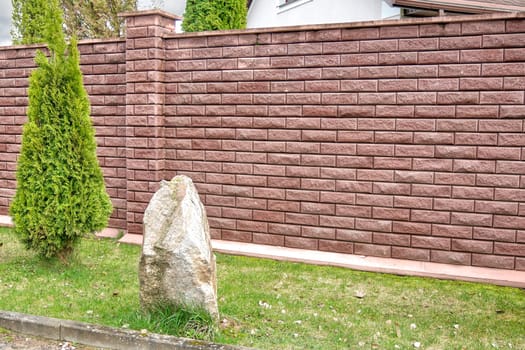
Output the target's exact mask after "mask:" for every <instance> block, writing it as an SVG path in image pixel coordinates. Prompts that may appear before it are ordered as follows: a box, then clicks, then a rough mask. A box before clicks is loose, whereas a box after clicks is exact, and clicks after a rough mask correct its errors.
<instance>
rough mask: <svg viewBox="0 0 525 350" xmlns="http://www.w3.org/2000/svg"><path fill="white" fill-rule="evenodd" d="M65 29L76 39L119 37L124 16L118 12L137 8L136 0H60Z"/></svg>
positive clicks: (122, 28)
mask: <svg viewBox="0 0 525 350" xmlns="http://www.w3.org/2000/svg"><path fill="white" fill-rule="evenodd" d="M60 2H61V5H62V8H63V9H64V24H65V31H66V34H67V35H68V36H69V37H72V36H76V37H77V38H78V39H88V38H90V39H91V38H111V37H119V36H122V35H123V34H124V33H123V32H124V18H122V17H119V16H118V14H119V13H121V12H127V11H136V10H137V0H60Z"/></svg>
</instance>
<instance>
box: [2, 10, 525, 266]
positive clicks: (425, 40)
mask: <svg viewBox="0 0 525 350" xmlns="http://www.w3.org/2000/svg"><path fill="white" fill-rule="evenodd" d="M172 20H173V17H170V16H167V15H165V14H162V13H155V12H147V13H142V14H130V15H128V17H127V25H128V37H127V39H126V41H125V42H124V41H122V42H102V43H83V44H82V45H81V51H82V54H83V55H82V63H83V70H84V72H85V80H86V86H87V89H88V92H89V93H90V95H91V98H92V105H93V119H94V123H95V125H96V127H97V138H98V142H99V156H100V159H101V164H102V166H103V167H104V172H105V174H106V178H107V183H108V190H109V191H110V193H111V195H112V198H113V199H114V204H115V207H116V208H117V210H116V212H115V213H114V216H113V219H112V224H113V225H115V226H117V227H120V228H125V229H127V231H128V232H130V233H141V230H142V228H141V221H142V213H143V210H144V208H145V207H146V205H147V203H148V201H149V199H150V198H151V195H152V193H153V192H154V191H155V190H156V188H157V186H158V181H159V180H160V179H162V178H168V179H169V178H171V177H172V176H174V175H176V174H186V175H189V176H190V177H192V178H193V180H194V181H195V182H196V184H197V186H198V189H199V191H200V194H201V198H202V200H203V202H204V203H205V205H206V208H207V212H208V216H209V222H210V226H211V228H212V232H213V237H214V238H219V239H224V240H238V241H245V242H254V243H261V244H270V245H282V246H287V247H294V248H306V249H318V250H324V251H334V252H344V253H354V254H360V255H373V256H382V257H392V258H400V259H411V260H420V261H433V262H442V263H452V264H461V265H474V266H486V267H497V268H505V269H518V270H525V166H524V164H525V163H524V160H525V152H524V149H525V137H524V135H525V133H524V131H525V130H524V119H525V118H524V117H525V103H524V102H525V101H524V99H525V96H524V89H525V15H523V14H518V15H484V16H477V17H460V18H445V19H430V20H415V21H414V20H411V21H403V22H375V23H374V22H370V23H361V24H347V25H339V26H338V25H328V26H318V27H304V28H276V29H275V30H249V31H244V32H225V33H207V34H206V33H205V34H202V33H198V34H184V35H174V34H169V33H168V32H169V30H170V29H171V27H172V23H173V21H172ZM124 46H125V47H124ZM27 52H30V51H27V50H26V49H14V48H9V49H4V50H0V58H1V59H2V60H1V61H0V72H1V73H0V101H1V106H0V108H1V109H0V110H1V111H3V113H1V114H0V118H2V119H1V120H2V121H4V120H5V122H2V125H1V126H0V127H1V128H2V129H0V137H1V138H2V139H1V140H2V143H1V144H0V154H1V155H2V160H1V161H0V174H1V176H0V182H2V184H3V186H2V190H1V191H2V192H0V211H2V212H4V213H6V212H7V205H8V203H9V200H10V198H11V196H12V194H13V191H14V186H15V183H14V173H13V171H14V167H15V160H16V152H17V151H18V147H19V146H18V145H19V141H20V125H21V123H22V121H23V119H24V114H25V111H24V110H23V108H19V107H18V106H21V105H24V104H25V103H26V102H27V101H26V98H25V86H26V85H27V81H26V80H25V76H27V71H28V70H29V68H30V67H32V64H33V63H32V60H31V59H30V57H32V56H31V55H32V54H28V53H27ZM2 54H3V55H4V56H2ZM26 56H27V57H29V58H27V57H26ZM13 57H14V58H13ZM17 64H18V65H22V66H21V67H23V64H26V65H28V67H29V68H25V69H22V70H21V71H22V72H23V73H24V74H22V73H19V71H20V69H16V68H15V67H16V65H17ZM114 66H115V67H114ZM11 74H22V75H21V76H20V77H18V78H15V79H14V80H13V79H9V78H7V77H8V75H11ZM108 77H109V78H108ZM11 80H12V81H13V82H11ZM5 84H15V85H17V84H21V86H22V90H17V87H16V86H13V87H11V86H10V85H7V86H6V85H5ZM24 84H25V85H24ZM17 94H20V96H18V95H17ZM17 96H18V97H17ZM4 155H5V157H4ZM4 159H6V160H5V161H4ZM4 184H5V186H4Z"/></svg>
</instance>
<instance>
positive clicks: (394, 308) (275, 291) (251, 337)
mask: <svg viewBox="0 0 525 350" xmlns="http://www.w3.org/2000/svg"><path fill="white" fill-rule="evenodd" d="M0 243H2V244H1V246H0V309H2V310H10V311H18V312H24V313H30V314H34V315H44V316H51V317H58V318H64V319H72V320H78V321H84V322H91V323H98V324H102V325H108V326H113V327H123V326H125V327H130V328H132V329H137V330H142V329H147V330H148V331H150V332H158V333H166V334H175V335H185V336H190V337H195V338H199V339H210V338H213V340H214V341H217V342H221V343H227V344H238V345H244V346H253V347H257V348H260V349H276V348H278V349H354V348H357V349H359V348H363V349H376V348H377V349H396V348H399V349H412V348H414V344H416V343H419V344H420V348H421V349H495V348H499V349H525V336H524V335H525V323H524V321H523V320H525V292H524V291H523V290H521V289H518V288H505V287H497V286H493V285H485V284H478V283H466V282H457V281H442V280H435V279H428V278H417V277H401V276H395V275H387V274H377V273H367V272H359V271H352V270H349V269H342V268H335V267H326V266H312V265H306V264H297V263H286V262H279V261H272V260H265V259H254V258H245V257H237V256H228V255H220V254H219V255H218V256H217V268H218V289H219V290H218V294H219V312H220V315H221V320H222V321H221V325H220V328H219V329H218V330H212V329H211V328H206V327H204V328H201V327H202V325H206V319H203V316H202V315H199V314H195V313H192V312H189V313H185V312H182V313H181V314H176V313H174V312H172V310H170V309H159V310H157V311H156V312H155V313H153V314H150V315H144V314H142V313H141V312H140V307H139V301H138V277H137V269H138V259H139V256H140V248H139V247H136V246H129V245H121V244H118V243H116V242H115V241H112V240H96V239H84V240H83V241H82V243H81V245H80V246H79V248H78V250H77V251H76V253H75V254H76V255H75V256H74V258H73V260H72V263H71V264H70V265H69V266H63V265H61V264H60V263H58V262H56V261H45V260H41V259H39V258H38V257H36V256H34V255H33V254H32V253H31V252H28V251H26V250H24V249H23V247H22V246H21V245H20V244H19V243H18V242H17V241H16V239H15V237H14V236H13V234H11V233H10V230H9V229H5V228H0ZM192 315H193V316H192ZM181 324H183V325H186V326H181ZM185 327H187V328H185ZM181 329H182V334H181V333H180V330H181ZM177 332H179V333H177Z"/></svg>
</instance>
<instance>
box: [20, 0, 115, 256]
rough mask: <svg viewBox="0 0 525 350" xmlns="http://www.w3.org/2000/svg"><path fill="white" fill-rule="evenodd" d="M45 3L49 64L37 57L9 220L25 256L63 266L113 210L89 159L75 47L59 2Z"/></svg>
mask: <svg viewBox="0 0 525 350" xmlns="http://www.w3.org/2000/svg"><path fill="white" fill-rule="evenodd" d="M46 1H47V2H48V4H49V6H47V7H46V9H45V11H46V13H45V15H46V18H47V19H48V22H47V23H46V25H45V28H43V32H44V34H45V39H46V41H47V42H48V48H49V57H46V55H44V53H42V52H37V55H36V63H37V69H35V70H34V71H33V73H32V74H31V77H30V79H29V106H28V112H27V113H28V121H27V123H26V124H25V125H24V128H23V135H22V148H21V153H20V157H19V160H18V168H17V173H16V179H17V189H16V194H15V197H14V199H13V202H12V203H11V207H10V213H11V215H12V217H13V221H14V224H15V225H14V231H15V233H16V234H17V235H18V236H19V237H20V239H21V240H22V242H23V243H24V244H25V245H26V247H27V248H28V249H34V250H36V251H37V252H38V253H39V254H40V255H42V256H45V257H54V256H57V257H59V258H60V259H62V260H67V258H68V257H69V255H70V253H71V252H72V250H73V248H74V246H75V244H76V243H77V242H78V241H79V239H80V238H81V237H82V236H83V235H85V234H86V233H90V232H94V231H97V230H100V229H102V228H104V227H105V226H106V224H107V221H108V217H109V215H110V213H111V211H112V207H111V202H110V200H109V197H108V195H107V193H106V190H105V186H104V179H103V176H102V172H101V170H100V167H99V164H98V161H97V158H96V154H95V151H96V143H95V136H94V129H93V126H92V124H91V119H90V115H89V112H90V106H89V99H88V95H87V93H86V91H85V89H84V86H83V83H82V73H81V71H80V65H79V52H78V49H77V45H76V40H75V39H73V40H72V41H71V43H70V44H69V45H67V44H66V41H65V38H64V33H63V31H62V18H61V14H60V10H59V7H58V0H46Z"/></svg>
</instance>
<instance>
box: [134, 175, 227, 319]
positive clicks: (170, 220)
mask: <svg viewBox="0 0 525 350" xmlns="http://www.w3.org/2000/svg"><path fill="white" fill-rule="evenodd" d="M139 283H140V303H141V305H142V307H143V308H145V309H151V308H154V307H156V306H159V305H160V306H162V305H166V304H169V305H175V306H179V307H193V308H200V309H204V310H206V311H208V312H209V313H210V315H212V316H213V317H214V318H215V319H218V317H219V312H218V308H217V282H216V267H215V256H214V255H213V252H212V248H211V241H210V229H209V225H208V219H207V217H206V211H205V209H204V206H203V205H202V203H201V201H200V199H199V194H198V193H197V189H196V188H195V186H194V185H193V182H192V181H191V179H190V178H189V177H187V176H183V175H179V176H175V177H174V178H173V179H172V180H171V181H169V182H167V181H162V183H161V186H160V189H159V190H158V191H157V192H156V193H155V194H154V195H153V198H152V199H151V201H150V203H149V205H148V207H147V209H146V212H145V213H144V239H143V245H142V256H141V259H140V264H139Z"/></svg>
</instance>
